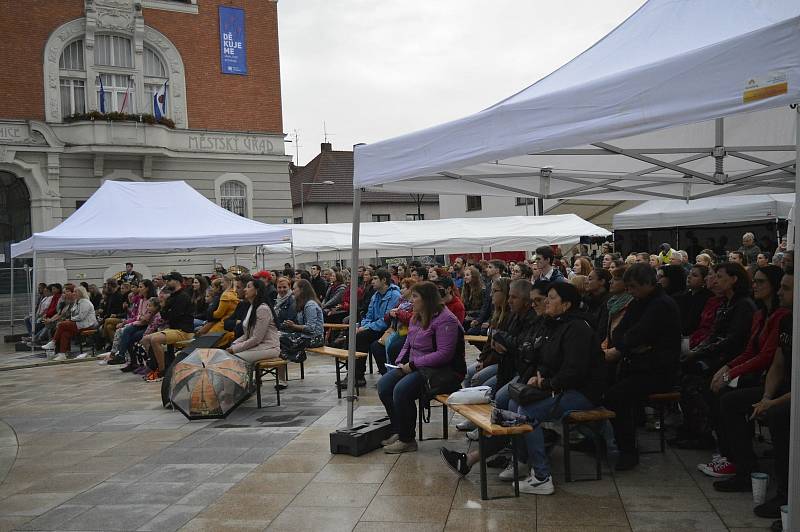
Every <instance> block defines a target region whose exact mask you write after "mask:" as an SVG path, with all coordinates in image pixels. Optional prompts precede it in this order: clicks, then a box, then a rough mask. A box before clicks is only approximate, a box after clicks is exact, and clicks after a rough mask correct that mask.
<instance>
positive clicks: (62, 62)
mask: <svg viewBox="0 0 800 532" xmlns="http://www.w3.org/2000/svg"><path fill="white" fill-rule="evenodd" d="M58 68H59V69H61V70H77V71H80V72H83V71H84V70H86V68H85V67H84V65H83V39H78V40H77V41H73V42H71V43H70V44H68V45H67V46H66V47H65V48H64V51H62V52H61V57H60V58H59V60H58Z"/></svg>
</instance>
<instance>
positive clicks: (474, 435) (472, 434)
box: [467, 429, 481, 441]
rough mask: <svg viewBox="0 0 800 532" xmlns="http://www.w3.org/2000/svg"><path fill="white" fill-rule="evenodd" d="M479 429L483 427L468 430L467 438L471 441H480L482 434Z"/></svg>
mask: <svg viewBox="0 0 800 532" xmlns="http://www.w3.org/2000/svg"><path fill="white" fill-rule="evenodd" d="M479 430H481V429H475V430H471V431H469V432H467V439H468V440H470V441H478V439H480V435H479V434H478V431H479Z"/></svg>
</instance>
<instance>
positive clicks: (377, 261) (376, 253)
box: [375, 249, 381, 268]
mask: <svg viewBox="0 0 800 532" xmlns="http://www.w3.org/2000/svg"><path fill="white" fill-rule="evenodd" d="M375 266H377V267H379V268H380V266H381V259H380V258H378V250H377V249H376V250H375Z"/></svg>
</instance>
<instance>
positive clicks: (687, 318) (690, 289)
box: [673, 264, 711, 336]
mask: <svg viewBox="0 0 800 532" xmlns="http://www.w3.org/2000/svg"><path fill="white" fill-rule="evenodd" d="M706 277H708V268H707V267H705V266H703V265H702V264H695V265H694V266H692V269H691V270H690V271H689V276H688V277H687V278H686V291H685V292H682V293H680V294H676V295H675V296H673V297H674V298H675V301H677V302H678V307H679V308H680V309H681V334H683V336H691V335H692V333H694V332H695V331H696V330H697V328H698V327H699V326H700V318H701V314H702V313H703V309H704V308H705V306H706V303H707V302H708V299H709V298H710V297H711V290H709V289H708V288H706Z"/></svg>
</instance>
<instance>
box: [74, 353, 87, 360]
mask: <svg viewBox="0 0 800 532" xmlns="http://www.w3.org/2000/svg"><path fill="white" fill-rule="evenodd" d="M87 356H89V353H79V354H78V355H77V356H76V357H75V358H78V359H84V358H86V357H87Z"/></svg>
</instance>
